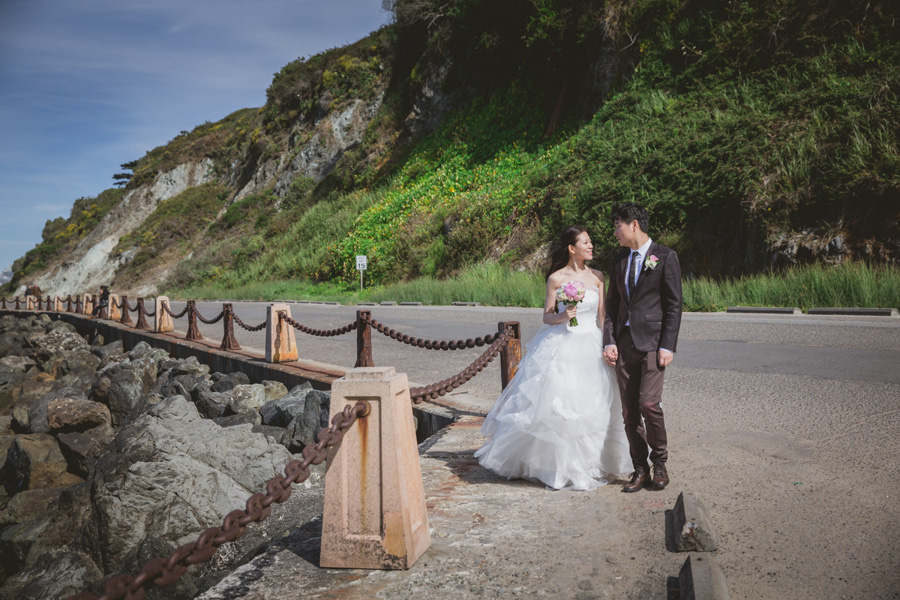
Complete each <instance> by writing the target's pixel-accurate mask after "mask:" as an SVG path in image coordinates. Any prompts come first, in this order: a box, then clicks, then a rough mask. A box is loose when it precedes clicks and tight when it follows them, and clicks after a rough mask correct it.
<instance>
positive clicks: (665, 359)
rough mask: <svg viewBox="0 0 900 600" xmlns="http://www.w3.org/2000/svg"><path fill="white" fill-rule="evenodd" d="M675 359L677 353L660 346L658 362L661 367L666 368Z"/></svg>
mask: <svg viewBox="0 0 900 600" xmlns="http://www.w3.org/2000/svg"><path fill="white" fill-rule="evenodd" d="M673 360H675V354H674V353H672V352H669V351H668V350H663V349H662V348H660V349H659V352H657V353H656V362H658V363H659V368H660V369H665V368H666V367H667V366H669V364H670V363H671V362H672V361H673Z"/></svg>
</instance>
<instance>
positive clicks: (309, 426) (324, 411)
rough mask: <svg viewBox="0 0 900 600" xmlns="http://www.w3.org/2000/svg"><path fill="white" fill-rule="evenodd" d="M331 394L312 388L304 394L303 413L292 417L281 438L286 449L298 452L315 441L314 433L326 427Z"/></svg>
mask: <svg viewBox="0 0 900 600" xmlns="http://www.w3.org/2000/svg"><path fill="white" fill-rule="evenodd" d="M330 405H331V394H330V393H328V392H323V391H320V390H312V391H310V392H309V393H308V394H306V402H305V406H304V409H303V414H302V415H298V416H296V417H294V419H293V420H292V421H291V422H290V424H288V426H287V428H286V429H287V431H286V432H285V434H284V437H283V438H282V443H284V444H285V445H286V446H287V448H288V450H290V451H291V452H299V451H301V450H302V449H303V447H304V446H306V445H308V444H314V443H316V434H318V433H319V431H320V430H321V429H323V428H326V427H328V416H329V411H330Z"/></svg>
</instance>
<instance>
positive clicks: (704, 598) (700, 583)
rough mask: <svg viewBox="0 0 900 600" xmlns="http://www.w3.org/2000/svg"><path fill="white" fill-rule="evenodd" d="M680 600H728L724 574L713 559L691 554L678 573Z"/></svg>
mask: <svg viewBox="0 0 900 600" xmlns="http://www.w3.org/2000/svg"><path fill="white" fill-rule="evenodd" d="M678 598H679V599H680V600H729V599H730V598H731V596H730V595H729V594H728V584H727V583H725V574H724V573H723V572H722V568H721V567H720V566H719V563H717V562H716V561H715V559H713V558H711V557H709V556H698V555H696V554H692V555H691V556H688V558H687V560H686V561H684V565H682V567H681V571H680V572H679V573H678Z"/></svg>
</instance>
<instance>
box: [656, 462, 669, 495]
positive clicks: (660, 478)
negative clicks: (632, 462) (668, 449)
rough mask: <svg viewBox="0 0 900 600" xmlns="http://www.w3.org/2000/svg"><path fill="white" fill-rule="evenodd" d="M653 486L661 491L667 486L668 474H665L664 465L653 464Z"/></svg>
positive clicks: (660, 463) (661, 463)
mask: <svg viewBox="0 0 900 600" xmlns="http://www.w3.org/2000/svg"><path fill="white" fill-rule="evenodd" d="M653 485H655V486H656V487H658V488H659V489H663V488H664V487H666V486H667V485H669V474H668V473H666V463H664V462H658V463H654V464H653Z"/></svg>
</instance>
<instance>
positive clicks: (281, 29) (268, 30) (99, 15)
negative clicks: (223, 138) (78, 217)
mask: <svg viewBox="0 0 900 600" xmlns="http://www.w3.org/2000/svg"><path fill="white" fill-rule="evenodd" d="M390 20H391V14H390V13H388V12H386V11H384V10H383V9H382V7H381V0H187V1H185V0H177V1H176V0H126V1H124V2H123V1H122V0H118V1H113V0H75V1H72V0H0V269H2V268H4V267H8V266H9V265H11V264H12V262H13V261H14V260H15V259H16V258H18V257H20V256H22V255H24V254H25V252H26V251H28V250H29V249H31V248H33V247H34V246H35V245H36V244H37V243H39V242H40V241H41V230H42V229H43V227H44V223H45V222H46V221H47V219H53V218H56V217H60V216H63V217H67V218H68V216H69V213H70V210H71V208H72V203H73V202H74V201H75V200H76V199H77V198H80V197H92V196H96V195H97V194H99V193H100V192H102V191H103V190H105V189H107V188H110V187H112V184H113V180H112V175H113V174H114V173H118V172H120V171H121V169H120V168H119V165H121V164H122V163H125V162H128V161H131V160H134V159H137V158H140V157H142V156H144V154H145V153H146V152H147V151H149V150H151V149H153V148H155V147H156V146H160V145H162V144H165V143H167V142H168V141H169V140H171V139H172V138H173V137H175V136H176V135H178V133H179V132H180V131H182V130H188V131H190V130H191V129H193V128H194V127H195V126H197V125H200V124H201V123H204V122H206V121H218V120H219V119H221V118H223V117H225V116H227V115H229V114H231V113H232V112H234V111H236V110H238V109H241V108H247V107H260V106H262V105H263V104H265V101H266V88H267V87H268V86H269V84H270V83H271V81H272V76H273V75H274V74H275V73H276V72H278V71H279V70H280V69H281V68H282V67H283V66H284V65H286V64H287V63H289V62H291V61H292V60H294V59H296V58H298V57H308V56H311V55H313V54H316V53H318V52H321V51H323V50H327V49H329V48H333V47H336V46H344V45H346V44H349V43H352V42H355V41H356V40H358V39H360V38H362V37H364V36H365V35H367V34H368V33H369V32H371V31H374V30H376V29H378V28H379V27H380V26H381V25H383V24H385V23H387V22H389V21H390Z"/></svg>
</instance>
